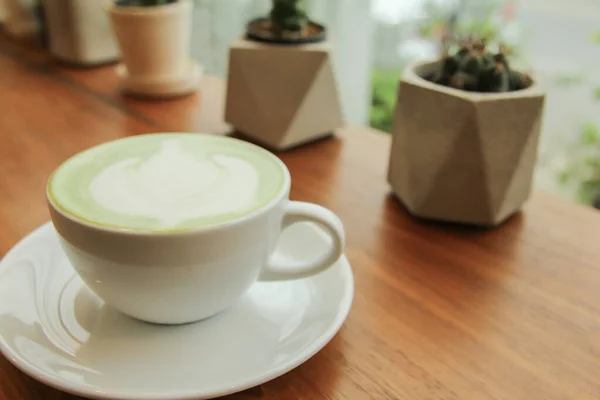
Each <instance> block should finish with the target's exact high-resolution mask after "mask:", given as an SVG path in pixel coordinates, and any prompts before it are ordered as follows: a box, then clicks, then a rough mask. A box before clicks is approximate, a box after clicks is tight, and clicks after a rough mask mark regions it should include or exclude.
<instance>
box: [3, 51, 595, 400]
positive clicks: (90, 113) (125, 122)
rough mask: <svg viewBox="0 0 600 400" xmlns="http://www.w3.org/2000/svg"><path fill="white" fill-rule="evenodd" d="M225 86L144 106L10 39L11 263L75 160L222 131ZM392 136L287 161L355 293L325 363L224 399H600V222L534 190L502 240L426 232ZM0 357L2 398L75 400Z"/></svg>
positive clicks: (302, 152) (7, 190)
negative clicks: (338, 230) (93, 149)
mask: <svg viewBox="0 0 600 400" xmlns="http://www.w3.org/2000/svg"><path fill="white" fill-rule="evenodd" d="M223 95H224V93H223V82H222V81H220V80H219V79H217V78H213V77H206V78H205V80H204V83H203V85H202V88H201V90H200V91H199V93H198V94H195V95H192V96H188V97H184V98H180V99H176V100H171V101H146V100H141V99H133V98H125V97H123V96H121V95H120V94H119V93H118V90H117V81H116V79H115V76H114V72H113V69H112V67H111V66H107V67H101V68H97V69H89V70H84V69H72V68H67V67H64V66H60V65H58V64H56V63H55V62H54V61H53V60H50V59H48V57H47V56H44V55H43V54H42V53H40V52H39V51H37V50H35V49H34V50H31V49H28V48H23V47H22V46H21V45H18V44H15V43H11V42H9V41H7V40H5V39H2V40H0V110H1V111H0V113H1V114H0V227H1V228H0V256H2V255H4V254H5V253H6V252H7V251H8V250H9V249H10V248H11V247H12V246H13V245H14V244H15V243H16V242H17V241H18V240H19V239H21V238H22V237H24V236H25V235H27V234H28V233H29V232H30V231H31V230H32V229H34V228H36V227H37V226H39V225H41V224H43V223H45V222H46V221H48V219H49V216H48V212H47V209H46V206H45V202H44V186H45V182H46V179H47V177H48V175H49V173H50V172H51V171H52V170H53V169H54V168H55V167H56V166H57V165H58V164H59V163H60V162H61V161H62V160H64V159H65V158H66V157H68V156H70V155H72V154H74V153H75V152H77V151H80V150H82V149H85V148H87V147H89V146H92V145H95V144H98V143H101V142H104V141H107V140H110V139H115V138H118V137H123V136H128V135H135V134H140V133H147V132H161V131H195V132H211V133H215V134H222V133H225V132H227V131H228V130H229V128H228V127H227V125H226V124H225V123H223V121H222V105H223ZM389 146H390V140H389V137H388V136H387V135H385V134H382V133H379V132H375V131H371V130H369V129H366V128H362V127H346V128H344V129H340V130H339V131H338V132H336V135H335V136H334V137H333V138H330V139H327V140H323V141H320V142H318V143H313V144H310V145H306V146H303V147H299V148H297V149H294V150H293V151H288V152H284V153H278V156H279V157H281V159H282V160H283V161H284V162H285V164H286V165H287V166H288V168H289V169H290V172H291V175H292V181H293V184H292V193H291V197H292V199H295V200H302V201H310V202H316V203H319V204H321V205H323V206H325V207H328V208H330V209H331V210H333V211H334V212H336V213H337V214H338V215H339V216H340V218H341V219H342V220H343V222H344V225H345V228H346V231H347V238H348V241H347V249H346V254H347V257H348V259H349V261H350V263H351V265H352V267H353V270H354V274H355V280H356V294H355V300H354V304H353V308H352V310H351V312H350V315H349V317H348V320H347V321H346V323H345V324H344V326H343V328H342V329H341V331H340V332H339V333H338V335H337V336H336V337H335V338H334V339H333V340H332V341H331V342H330V343H329V344H328V345H327V346H326V347H325V348H324V349H323V350H322V351H321V352H319V353H318V354H317V355H315V356H314V357H313V358H311V359H310V360H309V361H308V362H306V363H305V364H303V365H302V366H300V367H298V368H296V369H295V370H293V371H291V372H289V373H288V374H286V375H284V376H282V377H280V378H277V379H275V380H273V381H271V382H269V383H266V384H264V385H262V386H261V387H259V388H255V389H252V390H249V391H247V392H244V393H241V394H237V395H233V396H229V397H227V399H228V400H244V399H264V400H295V399H306V400H321V399H323V400H326V399H327V400H362V399H365V400H367V399H368V400H387V399H399V400H412V399H418V400H425V399H431V400H434V399H435V400H442V399H443V400H485V399H489V400H538V399H539V400H591V399H600V246H598V245H597V242H598V241H597V237H598V235H599V234H600V214H598V213H597V212H595V211H594V210H593V209H589V208H585V207H582V206H578V205H575V204H570V203H566V202H564V201H562V200H559V199H556V198H553V197H551V196H548V195H545V194H541V193H536V194H535V195H534V196H533V198H532V199H531V200H530V201H529V202H528V203H527V205H526V207H525V208H524V210H523V212H522V213H521V214H519V215H517V216H515V217H514V218H512V219H510V220H509V221H508V222H507V223H505V224H504V225H503V226H501V227H499V228H498V229H495V230H479V229H473V228H467V227H458V226H454V225H447V224H436V223H432V222H426V221H418V220H416V219H414V218H412V217H410V216H409V215H408V214H407V213H406V212H405V210H404V209H403V208H402V206H401V205H400V204H399V202H398V201H396V200H395V198H394V197H393V196H392V195H391V192H390V189H389V186H388V184H387V182H386V168H387V156H388V151H389ZM74 398H75V397H73V396H70V395H67V394H65V393H62V392H59V391H56V390H53V389H50V388H49V387H47V386H45V385H43V384H41V383H38V382H37V381H35V380H33V379H31V378H29V377H27V376H26V375H25V374H23V373H21V372H20V371H18V370H17V369H16V368H14V367H13V366H12V365H11V364H10V363H9V362H8V361H7V360H6V359H5V358H3V357H2V356H0V400H20V399H43V400H58V399H65V400H66V399H74Z"/></svg>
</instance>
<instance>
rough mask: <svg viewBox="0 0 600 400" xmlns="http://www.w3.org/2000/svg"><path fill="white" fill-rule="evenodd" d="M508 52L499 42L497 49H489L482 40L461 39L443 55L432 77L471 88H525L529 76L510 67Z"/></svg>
mask: <svg viewBox="0 0 600 400" xmlns="http://www.w3.org/2000/svg"><path fill="white" fill-rule="evenodd" d="M508 54H509V52H508V51H507V50H506V49H505V48H503V47H502V46H500V50H499V51H498V52H497V53H493V52H491V51H489V50H488V49H487V47H486V44H485V41H484V40H473V39H471V38H470V39H467V40H463V41H461V42H460V43H459V46H458V50H457V51H456V52H455V53H454V54H447V55H445V56H443V57H442V59H441V62H440V68H439V69H438V71H437V72H436V73H435V74H434V75H433V76H432V77H431V80H432V81H433V82H435V83H437V84H440V85H444V86H449V87H453V88H455V89H462V90H466V91H471V92H510V91H514V90H521V89H525V88H527V87H528V86H530V85H531V83H532V79H531V77H530V76H529V75H528V74H526V73H523V72H519V71H516V70H512V69H511V68H510V65H509V62H508Z"/></svg>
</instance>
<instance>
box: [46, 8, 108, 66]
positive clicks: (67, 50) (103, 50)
mask: <svg viewBox="0 0 600 400" xmlns="http://www.w3.org/2000/svg"><path fill="white" fill-rule="evenodd" d="M105 3H106V1H105V0H44V17H45V22H46V28H47V41H48V47H49V50H50V53H51V54H52V55H53V56H54V57H56V58H57V59H58V60H60V61H63V62H67V63H70V64H76V65H82V66H87V65H96V64H105V63H110V62H115V61H116V60H117V59H118V58H119V51H118V48H117V44H116V41H115V38H114V35H113V31H112V27H111V26H110V21H109V19H108V15H107V14H106V12H105V11H104V8H105Z"/></svg>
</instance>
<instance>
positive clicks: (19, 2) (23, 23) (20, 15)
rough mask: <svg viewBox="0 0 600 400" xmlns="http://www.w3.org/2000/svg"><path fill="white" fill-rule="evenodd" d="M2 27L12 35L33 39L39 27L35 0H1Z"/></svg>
mask: <svg viewBox="0 0 600 400" xmlns="http://www.w3.org/2000/svg"><path fill="white" fill-rule="evenodd" d="M3 2H4V10H3V14H4V16H3V17H4V20H3V21H2V27H3V28H4V30H5V31H6V33H7V34H9V35H10V36H12V37H15V38H18V39H25V40H35V38H36V37H37V34H38V32H39V29H40V24H39V21H38V16H37V9H36V1H35V0H3Z"/></svg>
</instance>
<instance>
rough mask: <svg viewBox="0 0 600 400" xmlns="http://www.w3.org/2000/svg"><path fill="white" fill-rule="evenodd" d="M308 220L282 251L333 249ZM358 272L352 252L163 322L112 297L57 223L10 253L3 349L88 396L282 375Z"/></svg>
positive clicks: (329, 321)
mask: <svg viewBox="0 0 600 400" xmlns="http://www.w3.org/2000/svg"><path fill="white" fill-rule="evenodd" d="M326 240H327V238H326V236H325V235H324V234H323V233H322V232H321V231H320V230H318V229H317V228H314V227H313V226H312V225H308V224H297V225H295V226H292V227H291V228H289V229H288V230H286V231H285V232H284V235H283V236H282V239H281V242H280V245H279V247H278V256H279V257H291V258H299V257H302V258H306V256H307V255H309V256H310V254H315V253H316V252H318V251H322V250H323V249H324V248H325V245H326ZM353 292H354V281H353V277H352V271H351V269H350V265H349V264H348V261H347V260H346V258H345V257H342V258H341V259H340V260H339V261H338V263H337V264H336V265H335V266H333V267H332V268H330V269H329V270H327V271H325V272H323V273H322V274H320V275H316V276H314V277H311V278H307V279H303V280H297V281H292V282H279V283H277V282H270V283H264V282H259V283H257V284H255V285H254V286H253V287H252V288H251V289H250V290H249V291H248V293H247V294H246V296H245V297H243V299H241V300H240V302H239V303H238V304H237V305H235V306H233V307H232V308H230V309H229V310H227V311H225V312H223V313H221V314H219V315H217V316H216V317H213V318H211V319H208V320H205V321H202V322H198V323H195V324H188V325H181V326H161V325H152V324H148V323H144V322H141V321H138V320H134V319H132V318H129V317H126V316H124V315H123V314H120V313H119V312H117V311H114V310H113V309H111V308H110V307H107V306H105V305H104V303H103V302H102V301H101V300H99V299H98V298H97V297H96V296H95V295H93V294H92V293H91V292H90V291H89V290H88V289H87V287H86V286H84V284H83V283H82V282H81V281H80V279H79V277H78V276H76V275H75V272H74V271H73V269H72V267H71V265H70V264H69V262H68V261H67V260H66V258H65V256H64V255H63V252H62V250H61V248H60V247H59V244H58V241H57V237H56V233H55V231H54V228H53V226H52V225H51V224H50V223H47V224H45V225H43V226H42V227H40V228H38V229H37V230H36V231H34V232H33V233H31V234H30V235H29V236H27V237H26V238H25V239H23V240H22V241H21V242H20V243H19V244H18V245H16V246H15V247H14V248H13V249H12V250H11V251H10V252H9V253H8V254H7V255H6V256H5V257H4V259H3V260H2V261H1V262H0V350H1V351H2V352H3V353H4V355H5V356H6V357H7V358H8V360H10V361H11V362H12V363H14V364H15V366H16V367H17V368H19V369H20V370H22V371H24V372H25V373H27V374H28V375H30V376H32V377H33V378H35V379H38V380H40V381H42V382H44V383H46V384H47V385H49V386H52V387H54V388H57V389H60V390H63V391H65V392H69V393H72V394H75V395H79V396H85V397H90V398H102V399H106V398H111V399H112V398H115V399H121V400H126V399H144V400H145V399H163V400H166V399H210V398H214V397H218V396H223V395H227V394H230V393H234V392H238V391H242V390H245V389H248V388H251V387H253V386H257V385H260V384H262V383H264V382H266V381H269V380H271V379H273V378H276V377H277V376H280V375H282V374H284V373H286V372H288V371H290V370H291V369H293V368H295V367H297V366H298V365H300V364H302V363H303V362H305V361H306V360H307V359H308V358H310V357H312V356H313V355H314V354H315V353H317V352H318V351H319V350H320V349H321V348H323V346H325V345H326V344H327V343H328V342H329V341H330V340H331V338H332V337H333V336H334V335H335V334H336V332H337V331H338V330H339V329H340V327H341V325H342V324H343V322H344V320H345V319H346V316H347V315H348V312H349V310H350V306H351V303H352V298H353Z"/></svg>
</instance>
